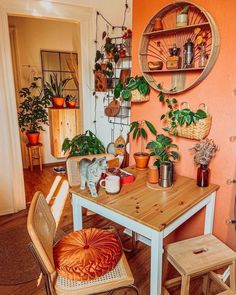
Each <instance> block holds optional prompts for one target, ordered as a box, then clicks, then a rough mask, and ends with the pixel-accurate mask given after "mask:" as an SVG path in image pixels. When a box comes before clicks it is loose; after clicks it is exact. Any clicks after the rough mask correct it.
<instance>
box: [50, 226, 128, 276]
mask: <svg viewBox="0 0 236 295" xmlns="http://www.w3.org/2000/svg"><path fill="white" fill-rule="evenodd" d="M122 253H123V251H122V246H121V243H120V240H119V238H118V237H117V235H116V234H115V233H113V232H112V231H109V230H103V229H96V228H89V229H83V230H80V231H76V232H72V233H70V234H68V235H66V236H65V237H64V238H62V239H61V240H60V241H59V242H58V243H57V244H56V245H55V247H54V249H53V255H54V262H55V268H56V271H57V273H58V274H59V275H60V276H62V277H65V278H67V279H70V280H75V281H88V280H93V279H96V278H98V277H100V276H103V275H105V274H106V273H107V272H109V271H111V270H113V269H114V268H115V266H116V265H117V263H118V261H119V260H120V258H121V255H122Z"/></svg>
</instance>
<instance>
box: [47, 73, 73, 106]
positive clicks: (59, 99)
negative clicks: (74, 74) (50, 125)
mask: <svg viewBox="0 0 236 295" xmlns="http://www.w3.org/2000/svg"><path fill="white" fill-rule="evenodd" d="M70 80H71V79H69V78H68V79H64V80H60V79H59V78H58V77H57V74H55V73H53V74H52V75H51V74H50V83H49V82H46V83H45V85H44V94H45V96H47V97H48V98H49V99H51V101H52V104H53V106H54V107H55V108H63V107H64V102H65V99H64V97H63V90H64V88H65V86H66V85H67V83H68V82H69V81H70Z"/></svg>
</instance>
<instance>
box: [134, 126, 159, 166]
mask: <svg viewBox="0 0 236 295" xmlns="http://www.w3.org/2000/svg"><path fill="white" fill-rule="evenodd" d="M146 127H147V129H148V130H149V131H150V132H151V133H152V134H153V135H156V134H157V131H156V128H155V127H154V126H153V125H152V123H151V122H149V121H146V120H144V121H133V122H132V123H131V126H130V133H133V136H132V138H133V140H137V141H138V140H140V151H139V152H137V153H135V154H134V159H135V162H136V168H137V169H139V170H143V169H146V167H147V165H148V161H149V158H150V155H149V153H147V152H145V151H144V140H146V139H147V131H146Z"/></svg>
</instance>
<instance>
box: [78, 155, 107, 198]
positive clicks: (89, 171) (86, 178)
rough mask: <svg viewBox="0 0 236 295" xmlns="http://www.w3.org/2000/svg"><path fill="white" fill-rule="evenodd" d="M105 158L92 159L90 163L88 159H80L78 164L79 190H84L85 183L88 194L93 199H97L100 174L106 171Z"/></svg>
mask: <svg viewBox="0 0 236 295" xmlns="http://www.w3.org/2000/svg"><path fill="white" fill-rule="evenodd" d="M107 168H108V166H107V162H106V157H103V158H94V159H93V160H92V161H91V160H89V159H86V158H84V159H82V160H81V161H80V162H79V171H80V180H81V183H80V188H81V189H82V190H84V189H85V188H86V182H87V185H88V188H89V190H90V193H91V195H92V196H93V197H97V196H98V195H97V188H96V186H97V183H98V181H99V179H100V178H101V175H102V173H105V172H106V171H107Z"/></svg>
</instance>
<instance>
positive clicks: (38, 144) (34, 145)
mask: <svg viewBox="0 0 236 295" xmlns="http://www.w3.org/2000/svg"><path fill="white" fill-rule="evenodd" d="M26 146H27V148H29V147H30V148H31V149H34V148H35V149H37V148H38V147H41V146H43V144H42V143H41V142H39V143H37V144H30V143H27V144H26Z"/></svg>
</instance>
